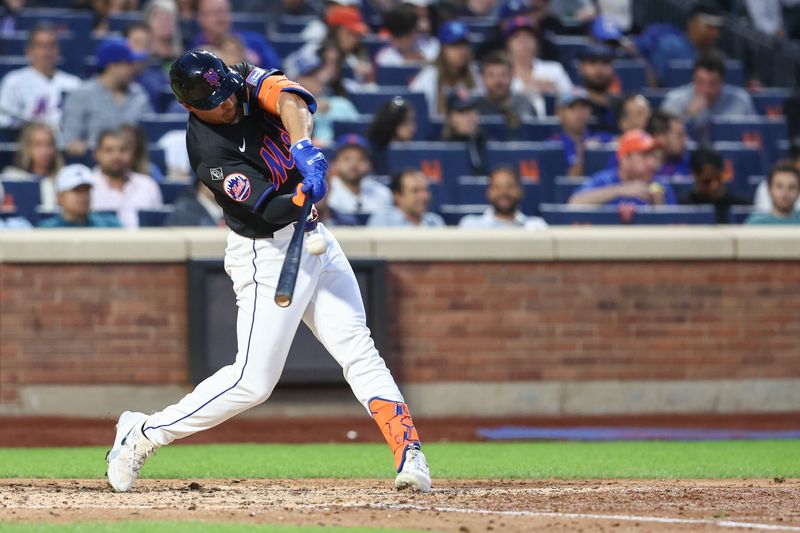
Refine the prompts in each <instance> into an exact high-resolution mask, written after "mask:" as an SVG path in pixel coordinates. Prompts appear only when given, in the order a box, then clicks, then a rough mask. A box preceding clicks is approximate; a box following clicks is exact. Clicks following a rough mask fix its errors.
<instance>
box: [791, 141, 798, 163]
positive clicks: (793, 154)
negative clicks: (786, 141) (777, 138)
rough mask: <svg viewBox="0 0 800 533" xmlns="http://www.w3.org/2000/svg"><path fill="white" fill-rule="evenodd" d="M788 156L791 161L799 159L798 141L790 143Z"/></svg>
mask: <svg viewBox="0 0 800 533" xmlns="http://www.w3.org/2000/svg"><path fill="white" fill-rule="evenodd" d="M788 156H789V159H791V160H792V161H798V160H800V143H792V144H791V146H789V154H788Z"/></svg>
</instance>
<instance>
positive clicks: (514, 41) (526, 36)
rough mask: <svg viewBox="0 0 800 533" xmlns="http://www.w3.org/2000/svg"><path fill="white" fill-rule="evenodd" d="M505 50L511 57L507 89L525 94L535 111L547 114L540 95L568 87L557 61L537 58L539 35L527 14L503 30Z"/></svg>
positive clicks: (568, 89)
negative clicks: (510, 72)
mask: <svg viewBox="0 0 800 533" xmlns="http://www.w3.org/2000/svg"><path fill="white" fill-rule="evenodd" d="M504 35H505V38H506V51H507V52H508V56H509V59H510V60H511V70H512V72H513V76H514V77H513V79H512V81H511V90H512V91H513V92H518V93H521V94H524V95H526V96H527V97H528V98H529V99H530V101H531V104H533V107H534V109H536V114H537V115H538V116H540V117H543V116H545V115H546V114H547V109H546V108H545V102H544V95H547V94H560V93H564V92H568V91H571V90H572V81H571V80H570V79H569V75H568V74H567V71H566V70H564V67H563V66H561V63H559V62H557V61H545V60H543V59H539V57H538V52H539V40H538V39H539V37H538V35H537V33H536V29H535V28H534V27H533V24H532V23H531V21H530V19H529V18H528V17H516V18H514V19H513V20H511V21H510V22H509V23H508V26H507V27H506V30H505V33H504Z"/></svg>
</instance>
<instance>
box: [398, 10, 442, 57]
mask: <svg viewBox="0 0 800 533" xmlns="http://www.w3.org/2000/svg"><path fill="white" fill-rule="evenodd" d="M400 4H401V5H403V6H407V7H411V8H413V9H414V12H415V13H416V14H417V42H418V44H419V48H420V50H421V51H422V55H423V56H425V57H426V58H429V59H428V61H435V60H436V58H437V57H438V55H439V40H438V39H437V38H436V37H435V36H434V35H433V24H432V23H431V0H402V1H401V2H400Z"/></svg>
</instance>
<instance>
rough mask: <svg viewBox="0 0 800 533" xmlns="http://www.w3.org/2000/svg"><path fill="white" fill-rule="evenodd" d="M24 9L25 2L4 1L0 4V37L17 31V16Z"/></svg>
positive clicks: (22, 0) (20, 0)
mask: <svg viewBox="0 0 800 533" xmlns="http://www.w3.org/2000/svg"><path fill="white" fill-rule="evenodd" d="M23 9H25V0H5V1H4V2H3V3H1V4H0V37H7V36H12V35H14V33H15V32H17V31H19V30H20V28H19V20H18V19H19V16H20V14H21V13H22V10H23Z"/></svg>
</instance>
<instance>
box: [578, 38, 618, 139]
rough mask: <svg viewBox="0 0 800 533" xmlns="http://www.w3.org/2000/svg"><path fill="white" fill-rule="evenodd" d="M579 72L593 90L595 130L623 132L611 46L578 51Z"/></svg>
mask: <svg viewBox="0 0 800 533" xmlns="http://www.w3.org/2000/svg"><path fill="white" fill-rule="evenodd" d="M578 75H579V77H580V79H581V82H582V83H583V86H584V87H585V88H586V91H587V92H588V93H589V103H590V105H591V107H592V116H593V117H594V121H595V124H594V129H595V131H604V132H606V133H612V134H617V133H619V126H618V120H617V110H618V109H619V105H620V104H619V102H620V100H619V97H618V96H617V95H616V94H614V91H613V90H612V86H613V85H614V80H615V76H616V75H615V74H614V52H613V51H612V50H611V49H610V48H609V47H607V46H604V45H594V46H589V47H587V48H584V49H583V50H581V52H580V53H579V54H578Z"/></svg>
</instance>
